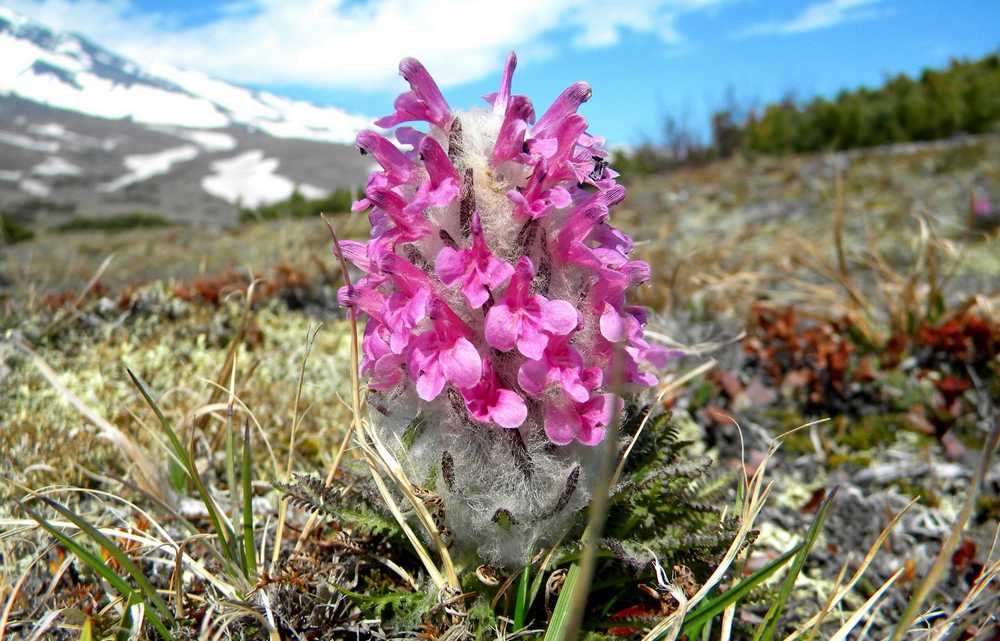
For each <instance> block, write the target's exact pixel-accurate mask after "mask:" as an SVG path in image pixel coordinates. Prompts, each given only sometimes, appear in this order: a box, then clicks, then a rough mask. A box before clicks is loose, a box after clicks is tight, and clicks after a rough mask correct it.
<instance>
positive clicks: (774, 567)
mask: <svg viewBox="0 0 1000 641" xmlns="http://www.w3.org/2000/svg"><path fill="white" fill-rule="evenodd" d="M801 547H802V544H801V543H799V544H797V545H795V546H793V547H792V548H791V549H789V550H788V551H787V552H785V553H784V554H782V555H781V556H779V557H778V558H776V559H774V560H773V561H771V562H770V563H768V564H767V565H765V566H764V567H762V568H761V569H759V570H757V571H756V572H754V573H753V574H751V575H750V576H748V577H746V578H745V579H743V580H742V581H740V582H739V583H737V584H736V585H734V586H733V587H731V588H729V589H728V590H726V591H725V592H722V593H721V594H719V595H717V596H714V597H711V598H708V599H705V600H704V601H702V602H701V603H700V604H699V605H698V607H697V608H695V609H694V610H692V611H691V612H688V615H687V616H686V617H685V618H684V627H683V629H682V632H683V633H684V634H687V635H688V636H689V637H692V636H693V635H694V632H696V631H697V630H700V629H701V628H702V626H704V625H705V624H706V623H708V622H709V621H711V620H712V619H713V618H715V617H716V616H718V615H719V614H721V613H722V611H723V610H725V609H726V607H728V606H729V605H730V604H732V603H736V602H737V601H739V600H740V599H743V598H744V597H746V595H747V594H749V593H750V591H751V590H753V589H754V588H755V587H757V586H758V585H760V584H761V583H763V582H764V581H766V580H768V579H769V578H770V577H771V575H773V574H774V573H775V572H777V571H778V570H779V569H781V568H782V567H783V566H784V565H785V564H786V563H788V562H789V561H790V560H791V559H792V557H794V556H795V554H796V553H798V551H799V550H800V549H801Z"/></svg>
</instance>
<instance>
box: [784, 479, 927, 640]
mask: <svg viewBox="0 0 1000 641" xmlns="http://www.w3.org/2000/svg"><path fill="white" fill-rule="evenodd" d="M918 500H919V499H916V498H914V499H911V500H910V502H909V503H907V504H906V505H905V506H904V507H903V509H901V510H900V511H899V512H897V513H896V515H895V516H893V517H892V520H891V521H889V524H888V525H886V526H885V527H884V528H882V531H881V532H880V533H879V535H878V536H877V537H875V541H874V542H873V543H872V544H871V547H869V548H868V552H867V553H866V554H865V557H864V559H862V561H861V564H860V565H859V566H858V568H857V569H856V570H855V571H854V574H853V575H851V578H850V579H849V580H848V581H847V583H846V584H845V585H844V586H843V587H841V588H840V589H839V590H835V592H834V594H833V597H832V598H831V599H830V600H829V602H828V606H827V608H826V610H827V611H829V610H832V609H833V608H835V607H837V605H838V604H840V602H841V601H843V600H844V597H846V596H847V595H848V594H850V593H851V590H853V589H854V586H855V585H856V584H857V582H858V581H860V580H861V577H862V576H864V573H865V572H866V571H867V570H868V566H870V565H871V563H872V561H874V560H875V557H876V555H877V554H878V551H879V550H880V549H881V548H882V544H883V543H885V541H886V539H888V538H889V534H890V533H892V531H893V530H894V529H895V528H896V525H897V524H898V523H899V522H900V520H902V518H903V515H904V514H906V512H907V510H909V509H910V508H911V507H913V505H914V504H915V503H916V502H917V501H918ZM823 616H824V612H822V611H821V612H819V613H817V614H815V615H813V616H812V617H811V618H810V619H809V620H808V621H806V622H805V623H804V624H802V626H801V627H800V628H799V630H797V631H795V632H793V633H792V634H790V635H788V636H787V637H785V638H784V640H783V641H794V639H796V638H798V637H800V636H801V635H802V634H804V633H805V632H807V631H809V630H811V629H812V628H814V627H816V626H818V625H819V624H820V623H822V620H823Z"/></svg>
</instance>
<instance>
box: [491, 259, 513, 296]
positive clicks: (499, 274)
mask: <svg viewBox="0 0 1000 641" xmlns="http://www.w3.org/2000/svg"><path fill="white" fill-rule="evenodd" d="M513 275H514V268H513V267H512V266H511V264H510V263H508V262H507V261H504V260H500V259H499V258H496V257H494V256H491V257H490V259H489V262H488V263H487V265H486V273H485V274H484V276H485V277H486V284H487V285H489V286H490V288H492V289H496V288H497V287H499V286H500V285H502V284H503V282H504V281H505V280H507V279H508V278H510V277H511V276H513Z"/></svg>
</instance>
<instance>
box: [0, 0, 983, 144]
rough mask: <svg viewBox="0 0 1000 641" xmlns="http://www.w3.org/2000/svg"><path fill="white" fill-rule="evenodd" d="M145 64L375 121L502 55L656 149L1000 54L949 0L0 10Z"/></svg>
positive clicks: (98, 3)
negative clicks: (724, 117) (419, 85)
mask: <svg viewBox="0 0 1000 641" xmlns="http://www.w3.org/2000/svg"><path fill="white" fill-rule="evenodd" d="M0 3H3V4H7V5H9V6H11V7H12V8H14V9H16V10H17V11H20V12H21V13H24V14H26V15H28V16H29V17H33V18H36V19H38V20H40V21H42V22H44V23H46V24H49V25H50V26H53V27H55V28H57V29H64V30H73V31H79V32H81V33H84V34H85V35H88V36H91V37H93V38H94V39H95V40H97V41H98V42H101V43H102V44H104V45H105V46H107V47H109V48H111V49H113V50H117V51H120V52H122V53H125V54H126V55H129V56H131V57H133V58H135V59H137V60H138V61H140V62H142V63H147V62H149V63H166V64H174V65H180V66H186V67H191V68H195V69H199V70H202V71H205V72H206V73H209V74H212V75H214V76H217V77H221V78H223V79H226V80H231V81H234V82H238V83H240V84H244V85H247V86H253V87H259V88H266V89H270V90H272V91H275V92H276V93H281V94H284V95H288V96H290V97H295V98H303V99H308V100H311V101H314V102H318V103H322V104H331V105H336V106H339V107H342V108H344V109H347V110H349V111H352V112H357V113H362V114H368V115H371V116H378V115H382V114H384V113H388V112H389V111H391V104H392V99H393V97H394V96H395V94H396V93H398V92H399V91H400V90H402V89H403V88H404V84H403V82H402V80H401V79H399V78H398V77H397V76H396V73H395V61H396V60H398V58H399V57H401V56H403V55H413V56H415V57H417V58H420V59H421V60H423V61H424V62H425V64H426V65H427V67H428V68H429V69H430V71H431V73H432V74H433V75H435V77H437V78H439V80H440V82H441V84H442V86H443V87H444V90H445V95H446V96H447V98H448V100H449V102H451V104H452V105H453V106H455V107H458V108H465V107H469V106H472V105H475V104H477V103H478V102H479V96H481V95H483V94H485V93H488V92H490V91H494V90H495V87H496V84H497V82H498V78H499V71H500V68H501V66H502V64H503V60H504V57H505V52H506V51H508V50H511V49H514V50H516V51H517V52H518V55H519V61H520V62H519V66H518V70H517V73H516V75H515V81H514V89H515V92H517V93H525V94H527V95H529V96H530V97H531V98H532V100H533V101H534V102H535V106H536V109H537V110H539V111H541V110H542V109H544V107H545V106H546V105H547V104H548V102H549V101H551V99H552V98H553V97H554V96H555V95H556V94H558V92H559V91H560V90H561V89H562V88H563V87H565V86H566V85H568V84H570V83H571V82H573V81H576V80H587V81H589V82H590V83H591V84H592V86H593V88H594V96H593V99H592V100H591V102H590V103H589V104H587V105H586V106H585V108H584V114H585V115H586V116H587V117H588V118H589V119H590V122H591V131H592V132H593V133H596V134H599V135H604V136H606V137H607V138H608V139H609V141H610V142H612V143H628V144H635V143H637V142H640V141H642V140H643V139H646V138H654V139H655V138H656V137H657V135H658V132H659V127H660V123H661V122H662V120H663V118H664V117H665V116H666V115H667V114H672V115H674V116H675V117H676V118H678V119H679V120H681V121H682V122H686V123H687V124H688V125H689V126H691V127H693V128H695V129H704V126H705V123H706V121H707V116H708V114H709V113H710V111H711V110H712V109H713V108H714V107H716V106H718V105H720V104H721V103H722V101H723V97H724V95H725V92H726V91H727V89H731V90H732V91H733V92H734V94H735V96H736V97H737V98H738V99H739V100H740V101H741V102H743V103H746V104H751V103H754V102H757V103H761V102H767V101H770V100H774V99H777V98H780V97H781V96H782V95H784V94H785V93H787V92H789V91H791V92H794V93H795V94H796V95H798V96H801V97H810V96H813V95H815V94H824V95H832V94H835V93H836V92H837V91H838V90H840V89H841V88H845V87H848V88H853V87H857V86H859V85H863V84H867V85H875V84H877V83H879V82H880V80H881V79H882V78H883V77H884V76H885V75H886V74H887V73H897V72H908V73H914V72H918V71H919V70H920V69H921V68H923V67H925V66H941V65H944V64H946V63H947V62H948V60H949V58H952V57H977V56H981V55H983V54H985V53H988V52H990V51H996V50H997V48H998V46H1000V27H998V26H997V25H1000V2H995V1H992V0H990V1H987V0H981V1H973V0H952V1H948V2H945V1H938V2H932V1H930V0H813V1H811V2H810V1H805V2H802V1H798V2H797V1H793V0H632V1H630V2H620V3H616V2H608V1H607V0H605V1H604V2H599V1H597V0H506V1H505V2H502V3H500V2H471V1H465V2H453V1H449V0H369V1H363V0H226V1H224V2H215V3H213V2H207V1H205V0H197V1H196V0H174V1H170V2H166V1H162V0H6V1H5V0H0Z"/></svg>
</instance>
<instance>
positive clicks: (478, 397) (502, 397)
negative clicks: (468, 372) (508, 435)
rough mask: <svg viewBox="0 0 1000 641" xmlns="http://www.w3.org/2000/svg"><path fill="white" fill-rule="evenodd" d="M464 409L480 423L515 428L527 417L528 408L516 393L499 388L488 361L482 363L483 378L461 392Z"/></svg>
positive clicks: (494, 373)
mask: <svg viewBox="0 0 1000 641" xmlns="http://www.w3.org/2000/svg"><path fill="white" fill-rule="evenodd" d="M462 398H463V399H465V407H466V408H467V409H468V410H469V414H470V415H471V416H472V418H474V419H475V420H477V421H479V422H480V423H489V422H490V421H492V422H494V423H496V424H497V425H499V426H500V427H506V428H515V427H519V426H520V425H521V424H522V423H524V419H525V418H527V417H528V406H527V405H525V404H524V399H523V398H521V397H520V395H518V394H517V393H516V392H512V391H511V390H509V389H504V388H502V387H500V380H499V379H498V378H497V375H496V372H494V371H493V368H492V366H490V363H489V361H486V360H484V361H483V377H482V378H481V379H480V380H479V382H478V383H476V384H475V385H473V386H472V387H469V388H466V389H463V390H462Z"/></svg>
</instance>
